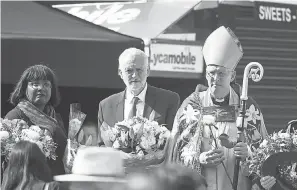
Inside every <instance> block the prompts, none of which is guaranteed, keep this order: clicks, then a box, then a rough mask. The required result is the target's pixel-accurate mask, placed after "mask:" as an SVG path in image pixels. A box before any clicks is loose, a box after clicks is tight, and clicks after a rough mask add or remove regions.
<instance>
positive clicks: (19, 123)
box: [12, 119, 29, 129]
mask: <svg viewBox="0 0 297 190" xmlns="http://www.w3.org/2000/svg"><path fill="white" fill-rule="evenodd" d="M12 123H14V124H16V127H17V128H18V129H28V128H29V126H28V124H27V123H26V122H25V121H24V120H21V119H13V120H12Z"/></svg>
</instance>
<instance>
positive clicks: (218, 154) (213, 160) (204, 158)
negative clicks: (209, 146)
mask: <svg viewBox="0 0 297 190" xmlns="http://www.w3.org/2000/svg"><path fill="white" fill-rule="evenodd" d="M224 160H225V157H224V151H223V150H222V149H214V150H210V151H208V152H202V153H201V154H200V157H199V161H200V163H201V164H203V165H207V166H217V165H219V164H220V163H221V162H222V161H224Z"/></svg>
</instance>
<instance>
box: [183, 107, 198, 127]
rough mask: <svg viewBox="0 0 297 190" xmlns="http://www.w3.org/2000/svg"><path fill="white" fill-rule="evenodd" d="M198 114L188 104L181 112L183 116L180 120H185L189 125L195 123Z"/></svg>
mask: <svg viewBox="0 0 297 190" xmlns="http://www.w3.org/2000/svg"><path fill="white" fill-rule="evenodd" d="M199 114H200V111H199V110H197V109H194V108H193V107H192V106H191V105H190V104H188V105H187V107H186V109H185V110H184V112H183V116H182V117H181V120H184V119H185V120H186V123H189V122H190V121H197V120H198V118H197V116H198V115H199Z"/></svg>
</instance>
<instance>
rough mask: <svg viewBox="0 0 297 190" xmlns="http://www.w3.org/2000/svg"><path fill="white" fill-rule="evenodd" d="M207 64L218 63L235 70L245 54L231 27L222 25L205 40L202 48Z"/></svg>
mask: <svg viewBox="0 0 297 190" xmlns="http://www.w3.org/2000/svg"><path fill="white" fill-rule="evenodd" d="M202 53H203V57H204V60H205V63H206V65H207V66H208V65H218V66H222V67H225V68H227V69H231V70H234V69H235V68H236V66H237V64H238V62H239V61H240V59H241V58H242V56H243V50H242V47H241V45H240V42H239V40H238V38H237V37H236V36H235V34H234V33H233V32H232V30H231V29H230V28H225V26H221V27H219V28H217V29H216V30H215V31H213V32H212V33H211V34H210V35H209V36H208V37H207V39H206V40H205V43H204V46H203V48H202Z"/></svg>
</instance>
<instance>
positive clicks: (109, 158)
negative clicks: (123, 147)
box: [54, 146, 126, 183]
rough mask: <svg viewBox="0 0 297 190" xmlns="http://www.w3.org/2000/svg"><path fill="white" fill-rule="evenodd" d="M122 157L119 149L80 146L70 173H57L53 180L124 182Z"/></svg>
mask: <svg viewBox="0 0 297 190" xmlns="http://www.w3.org/2000/svg"><path fill="white" fill-rule="evenodd" d="M123 157H124V155H123V153H122V152H121V151H118V150H115V149H113V148H108V147H95V146H92V147H91V146H90V147H85V148H81V149H78V151H77V155H76V157H75V159H74V162H73V167H72V174H65V175H57V176H54V180H55V181H68V182H70V181H73V182H76V181H85V182H87V181H90V182H116V183H123V182H126V180H125V178H124V177H125V172H124V167H123Z"/></svg>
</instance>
